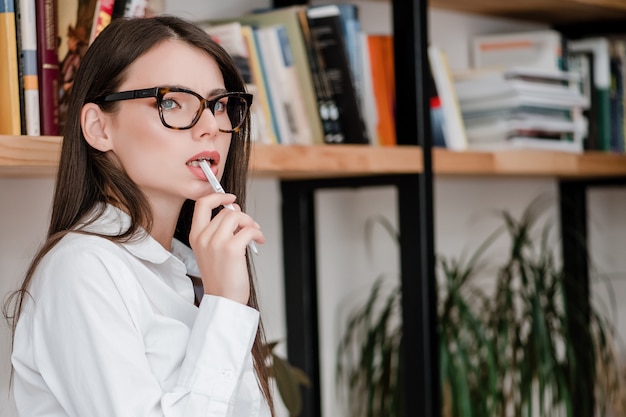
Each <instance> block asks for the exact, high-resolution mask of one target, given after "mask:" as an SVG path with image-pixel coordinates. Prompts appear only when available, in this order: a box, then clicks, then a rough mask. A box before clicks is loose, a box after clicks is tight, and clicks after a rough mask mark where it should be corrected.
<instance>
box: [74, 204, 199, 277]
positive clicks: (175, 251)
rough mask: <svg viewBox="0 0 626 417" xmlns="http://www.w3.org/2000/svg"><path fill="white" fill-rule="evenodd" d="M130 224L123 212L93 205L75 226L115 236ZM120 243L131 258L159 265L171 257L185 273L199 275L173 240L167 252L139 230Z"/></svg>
mask: <svg viewBox="0 0 626 417" xmlns="http://www.w3.org/2000/svg"><path fill="white" fill-rule="evenodd" d="M100 210H102V212H101V214H100V215H98V213H100ZM130 223H131V218H130V216H129V215H128V214H127V213H125V212H124V211H122V210H120V209H119V208H117V207H115V206H113V205H111V204H105V205H104V207H102V206H97V207H96V208H95V209H94V210H93V211H92V213H91V214H90V215H88V216H87V217H86V220H85V221H84V222H83V224H82V225H81V226H79V229H80V230H84V231H87V232H92V233H98V234H102V235H106V236H116V235H119V234H121V233H123V232H124V231H126V230H128V228H129V227H130ZM120 244H121V245H122V246H124V247H125V248H126V249H127V250H128V251H129V252H130V253H132V254H133V255H134V256H136V257H138V258H140V259H143V260H145V261H148V262H152V263H155V264H162V263H164V262H166V261H167V260H168V259H171V258H174V259H176V260H177V261H178V262H181V263H183V264H184V266H185V268H186V269H187V271H188V273H189V274H192V275H194V274H196V276H199V274H197V270H198V266H197V263H196V260H195V257H194V255H193V251H192V250H191V249H190V248H189V247H188V246H186V245H185V244H183V243H181V242H179V241H178V240H176V239H174V241H173V242H172V252H171V253H170V252H169V251H167V250H166V249H165V248H164V247H163V246H162V245H161V244H160V243H159V242H157V241H156V240H155V239H154V238H153V237H152V236H150V234H149V233H147V232H146V231H145V229H143V228H140V229H139V231H138V232H137V233H136V234H135V235H134V236H132V237H131V238H130V240H128V241H127V242H121V243H120Z"/></svg>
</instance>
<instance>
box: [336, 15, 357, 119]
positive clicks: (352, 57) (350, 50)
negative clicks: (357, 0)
mask: <svg viewBox="0 0 626 417" xmlns="http://www.w3.org/2000/svg"><path fill="white" fill-rule="evenodd" d="M335 5H336V6H337V8H338V9H339V16H340V17H341V33H342V35H343V42H344V45H345V48H346V52H347V54H348V65H349V67H350V73H351V74H352V82H353V83H354V90H355V92H356V95H357V98H358V103H359V106H361V104H362V99H361V87H362V80H361V79H362V77H363V73H362V71H363V67H362V65H361V54H362V53H363V52H362V49H363V48H362V45H361V22H360V20H359V8H358V6H357V5H356V4H353V3H337V4H335ZM361 107H362V106H361Z"/></svg>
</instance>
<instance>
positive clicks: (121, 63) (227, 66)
mask: <svg viewBox="0 0 626 417" xmlns="http://www.w3.org/2000/svg"><path fill="white" fill-rule="evenodd" d="M168 39H177V40H181V41H184V42H186V43H188V44H189V45H191V46H192V47H195V48H198V49H200V50H203V51H205V52H206V53H207V54H208V55H210V56H211V57H212V58H213V59H215V61H216V63H217V65H218V67H219V68H220V70H221V73H222V76H223V78H224V83H225V87H226V90H227V91H245V84H244V81H243V79H242V78H241V76H240V74H239V72H238V70H237V68H236V66H235V64H234V62H233V60H232V59H231V57H230V56H229V55H228V53H226V51H224V49H223V48H222V47H221V46H220V45H218V44H217V43H216V42H215V41H213V40H212V39H211V37H210V36H209V35H208V34H207V33H206V32H205V31H204V30H202V29H201V28H199V27H197V26H196V25H194V24H193V23H191V22H188V21H186V20H183V19H180V18H177V17H173V16H157V17H151V18H143V19H116V20H113V21H112V22H111V23H110V24H109V25H108V26H107V27H106V28H105V29H104V30H103V31H102V32H101V33H100V34H99V35H98V37H97V38H96V40H95V41H94V43H93V44H92V45H91V46H90V47H89V49H88V50H87V52H86V54H85V56H84V58H83V60H82V62H81V65H80V67H79V70H78V72H77V74H76V78H75V81H74V87H73V88H72V95H71V101H70V103H69V107H68V112H67V116H66V117H67V120H66V123H65V127H64V132H63V144H62V148H61V158H60V162H59V169H58V172H57V179H56V186H55V193H54V199H53V205H52V216H51V220H50V227H49V229H48V234H47V239H46V241H45V242H44V244H43V245H42V247H41V248H40V250H39V251H38V252H37V254H36V255H35V257H34V258H33V261H32V263H31V264H30V266H29V268H28V270H27V272H26V275H25V277H24V280H23V282H22V285H21V287H20V289H19V290H18V291H16V292H15V293H13V294H12V295H11V296H10V297H9V299H8V300H7V302H6V304H5V306H4V315H5V317H6V319H7V321H8V322H9V325H10V326H11V329H12V332H13V334H14V333H15V326H16V325H17V321H18V320H19V317H20V314H21V311H22V305H23V302H24V299H25V297H27V296H28V288H29V286H30V283H31V280H32V277H33V274H34V271H35V269H36V268H37V266H38V264H39V263H40V261H41V259H42V258H43V257H44V255H45V254H46V253H48V252H49V251H50V249H52V248H53V247H54V245H56V244H57V242H58V241H59V240H60V239H61V238H62V237H63V236H65V235H66V234H67V233H69V232H70V231H71V230H72V229H74V228H75V227H76V226H77V224H78V223H79V222H80V221H84V217H85V215H86V214H87V213H89V212H91V211H92V210H94V209H95V208H97V207H98V206H103V205H101V204H100V203H103V202H115V204H116V205H117V206H120V207H122V208H123V209H124V210H125V211H126V212H127V213H128V214H129V215H130V218H131V225H130V227H129V229H128V230H126V231H124V232H123V233H121V234H120V235H118V236H114V237H111V236H106V237H107V238H108V239H113V240H115V241H120V242H122V241H125V240H128V239H129V238H131V237H132V236H133V235H134V234H135V233H136V232H137V231H138V230H139V229H140V228H144V229H146V230H148V231H149V230H150V229H151V225H152V213H151V210H150V206H149V204H148V201H147V199H146V197H145V195H143V194H142V192H141V191H140V190H139V188H138V187H137V186H136V185H135V184H134V183H133V181H132V180H131V179H130V178H129V177H128V176H127V175H126V173H125V172H124V171H123V169H121V168H120V167H117V166H116V165H115V164H114V163H112V162H111V161H110V160H109V158H108V157H107V155H106V154H105V153H103V152H100V151H98V150H96V149H94V148H92V147H91V146H89V145H88V144H87V142H86V140H85V138H84V136H83V133H82V129H81V125H80V112H81V109H82V107H83V106H84V105H85V104H86V103H88V102H90V101H92V100H93V99H95V98H96V97H99V96H102V95H105V94H108V93H112V92H115V91H117V88H118V87H119V86H120V85H121V84H122V82H123V81H124V79H125V77H126V72H127V69H128V68H129V66H130V65H131V64H132V63H133V62H135V60H136V59H137V58H139V57H140V56H142V55H143V54H144V53H146V52H147V51H148V50H150V49H151V48H152V47H154V46H155V45H157V44H159V43H160V42H163V41H165V40H168ZM163 59H168V57H166V56H164V57H163ZM101 107H102V109H103V110H104V111H109V112H114V111H116V109H117V104H116V103H107V104H103V105H101ZM249 156H250V121H249V118H248V120H246V122H245V124H244V126H243V128H242V129H241V130H239V131H238V132H237V133H233V137H232V141H231V146H230V149H229V152H228V157H227V160H226V165H225V167H224V173H223V177H222V183H223V185H224V188H225V189H227V190H229V192H231V193H233V194H235V195H237V200H238V202H239V204H240V205H241V206H242V209H243V210H245V201H246V178H247V173H248V161H249ZM193 207H194V204H193V202H192V201H187V202H186V203H185V204H184V205H183V208H182V210H181V212H180V215H179V219H178V224H177V228H176V232H175V235H174V237H176V238H177V239H178V240H180V241H182V242H183V243H185V244H187V245H189V231H190V227H191V218H192V215H193ZM248 271H249V279H250V299H249V301H248V305H249V306H251V307H253V308H256V309H258V302H257V297H256V291H255V287H254V276H253V275H254V274H253V268H252V264H251V261H250V258H249V257H248ZM264 342H265V338H264V334H263V326H262V325H261V324H260V325H259V328H258V331H257V335H256V339H255V341H254V345H253V348H252V355H253V358H254V367H255V371H256V374H257V378H258V380H259V384H260V386H261V389H262V391H263V393H264V396H265V398H266V399H267V402H268V404H269V406H270V409H271V410H272V414H274V410H273V403H272V396H271V392H270V389H269V376H268V372H267V368H266V365H265V360H264V358H265V356H266V351H265V348H264V346H265V344H264Z"/></svg>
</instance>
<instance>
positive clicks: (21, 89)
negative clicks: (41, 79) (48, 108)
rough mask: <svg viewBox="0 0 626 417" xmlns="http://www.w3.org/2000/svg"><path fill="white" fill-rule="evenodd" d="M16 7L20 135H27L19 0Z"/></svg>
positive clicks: (16, 1)
mask: <svg viewBox="0 0 626 417" xmlns="http://www.w3.org/2000/svg"><path fill="white" fill-rule="evenodd" d="M13 6H14V7H15V11H14V16H15V47H16V51H17V77H18V78H17V80H18V82H17V91H18V94H19V100H20V101H19V104H20V134H22V135H25V134H26V117H25V113H26V108H25V104H24V95H25V94H24V93H25V91H24V56H23V53H22V32H21V30H20V27H21V20H22V17H21V13H20V2H19V0H15V2H14V3H13Z"/></svg>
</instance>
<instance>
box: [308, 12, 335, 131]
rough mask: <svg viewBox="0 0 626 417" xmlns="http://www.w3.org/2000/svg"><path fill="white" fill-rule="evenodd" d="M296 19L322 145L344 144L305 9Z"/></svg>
mask: <svg viewBox="0 0 626 417" xmlns="http://www.w3.org/2000/svg"><path fill="white" fill-rule="evenodd" d="M298 19H299V21H300V28H301V30H302V35H303V37H304V43H305V46H306V50H307V57H308V58H309V69H310V71H311V77H312V78H313V86H314V88H315V95H316V98H317V108H318V110H319V118H320V121H321V123H322V132H323V134H324V143H342V142H344V136H343V130H342V129H341V120H339V110H338V108H337V104H336V103H335V98H334V96H333V94H332V89H331V86H330V81H329V80H328V77H327V75H326V73H325V72H324V71H322V66H323V62H322V58H321V56H320V53H319V48H317V46H316V44H315V42H313V38H312V36H311V30H310V28H309V21H308V18H307V16H306V9H305V8H301V9H299V10H298Z"/></svg>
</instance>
